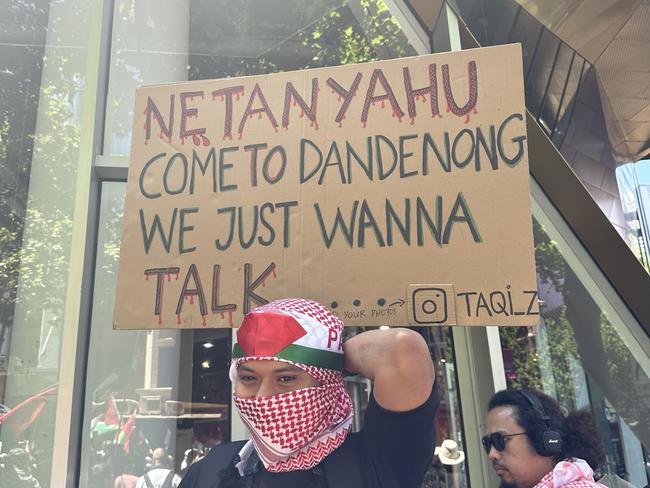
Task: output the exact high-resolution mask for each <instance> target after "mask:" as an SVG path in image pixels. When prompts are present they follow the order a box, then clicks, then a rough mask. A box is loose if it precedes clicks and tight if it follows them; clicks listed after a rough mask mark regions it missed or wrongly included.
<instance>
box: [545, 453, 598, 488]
mask: <svg viewBox="0 0 650 488" xmlns="http://www.w3.org/2000/svg"><path fill="white" fill-rule="evenodd" d="M533 488H606V487H605V485H602V484H600V483H597V482H596V481H594V472H593V470H592V469H591V467H590V466H589V464H587V461H585V460H583V459H579V458H573V459H572V460H567V461H560V462H559V463H557V464H556V465H555V467H554V468H553V471H551V472H550V473H548V474H547V475H546V476H544V477H543V478H542V479H541V480H540V481H539V483H537V484H536V485H535V486H534V487H533Z"/></svg>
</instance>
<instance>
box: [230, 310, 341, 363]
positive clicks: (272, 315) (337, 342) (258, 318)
mask: <svg viewBox="0 0 650 488" xmlns="http://www.w3.org/2000/svg"><path fill="white" fill-rule="evenodd" d="M342 345H343V322H342V321H341V320H340V319H339V318H338V317H336V316H335V315H333V314H332V313H331V312H330V311H329V310H328V309H327V308H325V307H324V306H323V305H321V304H320V303H317V302H314V301H311V300H305V299H300V298H287V299H282V300H275V301H273V302H270V303H268V304H266V305H263V306H261V307H258V308H256V309H255V310H253V311H252V312H250V313H248V314H247V315H246V317H244V320H243V322H242V324H241V326H240V327H239V329H238V331H237V343H236V344H235V345H234V347H233V354H232V357H233V359H237V358H242V357H249V358H253V357H274V358H277V359H285V360H287V361H293V362H296V363H302V364H307V365H311V366H316V367H319V368H326V369H332V370H337V371H341V370H343V364H344V357H343V348H342Z"/></svg>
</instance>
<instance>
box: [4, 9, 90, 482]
mask: <svg viewBox="0 0 650 488" xmlns="http://www.w3.org/2000/svg"><path fill="white" fill-rule="evenodd" d="M93 8H94V5H93V2H87V1H81V0H70V1H66V2H50V1H47V0H32V1H20V2H16V1H14V2H1V3H0V416H2V415H3V413H4V414H5V416H4V417H2V420H0V446H1V447H0V451H1V452H2V454H7V453H9V457H7V458H4V457H3V461H2V463H1V464H2V466H3V468H2V469H0V479H2V480H3V481H6V482H7V483H8V484H9V485H12V482H13V481H12V480H16V483H18V481H17V478H16V476H17V474H16V471H15V470H14V466H19V465H21V464H22V463H26V464H27V465H28V466H29V465H30V464H31V462H32V461H33V463H34V466H35V467H34V469H33V470H32V475H33V476H34V477H35V478H36V479H37V480H38V481H39V482H40V484H41V486H50V475H51V473H50V471H51V467H52V456H53V452H54V451H53V440H54V429H55V425H56V422H55V415H56V404H57V399H58V389H57V382H58V381H59V370H60V368H61V365H62V362H65V361H67V359H66V358H62V357H61V343H62V339H63V337H64V333H65V332H66V330H67V329H66V327H76V326H77V320H78V315H79V311H78V309H75V307H74V306H71V305H70V304H71V303H72V302H70V301H69V299H70V298H72V297H77V296H78V290H72V289H71V290H70V292H69V290H68V280H69V269H70V263H71V259H70V253H71V249H72V246H73V244H76V245H79V244H81V245H83V236H82V237H81V238H80V239H79V238H77V240H76V241H75V240H73V239H74V238H73V236H74V235H76V232H77V231H76V229H77V226H78V225H79V224H80V223H81V222H79V221H75V219H74V216H75V204H78V202H76V201H75V199H76V196H77V194H78V193H84V190H85V189H84V188H82V185H79V186H78V183H77V182H78V181H82V179H81V178H79V176H80V174H81V175H83V173H80V172H79V169H80V165H86V164H87V163H88V161H81V159H82V157H80V140H81V138H82V136H83V131H84V127H83V125H82V123H81V116H82V111H83V101H84V99H83V96H82V94H83V93H84V89H85V88H86V73H87V72H88V66H87V64H88V62H89V61H91V60H89V59H88V49H87V47H88V45H89V39H88V36H89V34H90V30H89V27H88V26H89V25H90V22H89V19H90V18H91V10H92V9H93ZM86 184H87V185H89V182H88V183H86ZM82 205H83V204H82ZM78 241H80V242H78ZM67 314H69V316H66V315H67ZM7 411H8V412H9V413H8V414H6V412H7ZM27 469H28V470H29V469H30V468H27ZM12 486H16V485H12Z"/></svg>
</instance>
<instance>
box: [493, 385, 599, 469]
mask: <svg viewBox="0 0 650 488" xmlns="http://www.w3.org/2000/svg"><path fill="white" fill-rule="evenodd" d="M522 391H524V392H525V393H527V394H528V395H531V396H534V397H536V398H537V399H538V400H539V402H540V403H541V404H542V407H543V408H544V412H545V413H546V415H547V416H548V417H549V421H548V424H547V422H546V421H544V420H542V419H541V418H540V417H539V415H538V414H537V412H536V411H535V408H534V407H533V406H532V405H531V403H530V402H529V401H528V400H527V399H526V397H525V396H524V395H522V394H521V392H522ZM497 407H512V408H513V409H514V413H515V420H516V421H517V423H518V424H519V425H521V427H522V428H523V429H524V430H525V431H526V434H527V435H528V437H529V438H530V440H531V442H532V443H533V445H540V444H541V436H542V432H543V431H544V430H547V429H551V430H555V431H557V432H559V433H560V436H561V437H562V451H561V452H560V453H559V454H557V455H556V456H555V457H554V459H555V460H556V461H561V460H562V459H568V458H580V459H584V460H585V461H587V463H588V464H589V466H591V468H592V469H594V470H596V469H597V468H598V467H599V466H600V465H601V464H602V463H603V462H604V461H605V448H604V446H603V442H602V439H601V436H600V433H599V432H598V429H597V428H596V425H595V423H594V420H593V417H592V415H591V413H590V412H588V411H587V410H586V409H583V410H577V411H574V412H571V413H570V414H569V415H567V416H565V415H564V413H563V412H562V409H561V408H560V405H559V404H558V403H557V402H556V401H555V400H554V399H553V398H551V397H550V396H548V395H546V394H544V393H542V392H541V391H537V390H529V389H522V390H519V389H509V390H501V391H498V392H497V393H495V394H494V396H493V397H492V399H491V400H490V403H489V404H488V411H490V410H493V409H495V408H497Z"/></svg>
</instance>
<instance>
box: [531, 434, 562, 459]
mask: <svg viewBox="0 0 650 488" xmlns="http://www.w3.org/2000/svg"><path fill="white" fill-rule="evenodd" d="M540 441H541V442H540V448H541V449H538V450H537V452H538V454H540V455H541V456H555V455H556V454H559V453H560V452H562V436H561V435H560V433H559V432H557V431H555V430H545V431H543V432H542V435H541V439H540ZM540 451H541V452H540Z"/></svg>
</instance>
